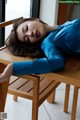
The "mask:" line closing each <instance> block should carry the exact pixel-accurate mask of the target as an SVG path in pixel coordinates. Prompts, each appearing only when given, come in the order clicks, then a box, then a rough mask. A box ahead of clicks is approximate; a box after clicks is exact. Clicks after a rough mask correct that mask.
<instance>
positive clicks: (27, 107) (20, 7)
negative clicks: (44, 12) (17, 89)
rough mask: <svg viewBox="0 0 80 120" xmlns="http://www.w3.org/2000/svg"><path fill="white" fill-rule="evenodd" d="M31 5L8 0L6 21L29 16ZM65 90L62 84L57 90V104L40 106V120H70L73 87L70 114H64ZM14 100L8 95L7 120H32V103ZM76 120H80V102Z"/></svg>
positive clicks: (23, 0) (27, 2)
mask: <svg viewBox="0 0 80 120" xmlns="http://www.w3.org/2000/svg"><path fill="white" fill-rule="evenodd" d="M29 4H30V3H29V0H8V3H7V4H6V20H9V19H13V18H16V17H20V16H24V17H27V16H29ZM14 8H15V9H14ZM10 29H11V28H10V27H8V28H7V29H6V36H8V34H9V32H10ZM64 89H65V85H64V84H61V85H60V86H59V88H57V91H56V102H55V104H50V103H48V102H47V100H46V101H45V102H44V103H43V104H42V105H41V106H40V108H39V120H70V117H71V116H70V114H71V104H72V93H73V87H72V88H71V93H70V104H69V110H68V111H69V112H68V113H64V112H63V103H64ZM12 98H13V96H12V95H9V94H8V96H7V100H6V107H5V112H6V113H7V118H8V119H7V120H31V106H32V103H31V101H29V100H27V99H23V98H20V97H19V99H18V101H17V102H15V101H13V99H12ZM79 98H80V96H79ZM79 98H78V99H79ZM76 120H80V102H79V101H78V107H77V114H76Z"/></svg>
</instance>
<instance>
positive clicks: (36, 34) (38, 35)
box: [35, 30, 41, 38]
mask: <svg viewBox="0 0 80 120" xmlns="http://www.w3.org/2000/svg"><path fill="white" fill-rule="evenodd" d="M40 36H41V34H40V32H39V31H38V30H36V32H35V37H37V38H38V37H40Z"/></svg>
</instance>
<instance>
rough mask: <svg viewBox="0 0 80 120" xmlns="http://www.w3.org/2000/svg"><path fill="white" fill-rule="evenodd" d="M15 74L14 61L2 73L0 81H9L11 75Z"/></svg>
mask: <svg viewBox="0 0 80 120" xmlns="http://www.w3.org/2000/svg"><path fill="white" fill-rule="evenodd" d="M12 74H13V63H10V64H9V65H8V66H7V67H6V68H5V69H4V71H3V73H2V74H0V82H4V81H9V80H10V77H11V75H12Z"/></svg>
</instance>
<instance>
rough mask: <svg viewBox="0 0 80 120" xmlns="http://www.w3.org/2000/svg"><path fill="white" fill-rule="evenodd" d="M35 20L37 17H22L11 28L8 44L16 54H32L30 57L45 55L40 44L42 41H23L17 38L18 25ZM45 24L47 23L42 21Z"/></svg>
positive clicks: (10, 49)
mask: <svg viewBox="0 0 80 120" xmlns="http://www.w3.org/2000/svg"><path fill="white" fill-rule="evenodd" d="M28 20H35V18H28V19H26V18H25V19H21V20H18V21H14V22H13V29H12V30H11V33H10V35H9V36H8V38H7V39H6V46H7V48H8V49H9V51H10V52H11V53H12V54H13V55H16V56H24V57H26V56H30V57H44V56H45V55H44V53H43V52H42V50H41V48H40V46H41V43H42V41H39V42H36V43H28V42H21V41H20V40H18V38H17V34H16V29H17V27H18V26H19V25H20V24H22V23H23V22H25V21H28ZM41 22H42V21H41ZM42 23H43V24H46V23H44V22H42Z"/></svg>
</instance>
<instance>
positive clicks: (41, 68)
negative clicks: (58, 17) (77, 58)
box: [13, 19, 80, 75]
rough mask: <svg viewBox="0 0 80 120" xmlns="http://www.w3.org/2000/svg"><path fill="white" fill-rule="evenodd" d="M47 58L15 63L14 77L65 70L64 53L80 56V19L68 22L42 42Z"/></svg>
mask: <svg viewBox="0 0 80 120" xmlns="http://www.w3.org/2000/svg"><path fill="white" fill-rule="evenodd" d="M41 49H42V51H43V52H44V53H45V56H46V57H45V58H39V59H35V60H29V61H23V62H13V73H14V75H23V74H41V73H48V72H55V71H59V70H61V69H63V67H64V58H63V55H62V53H63V52H64V53H67V54H69V55H80V19H75V20H73V21H68V22H66V23H64V24H62V25H60V26H58V28H57V29H56V30H53V31H51V32H50V33H49V35H48V36H47V37H46V38H45V39H44V40H43V41H42V44H41Z"/></svg>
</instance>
